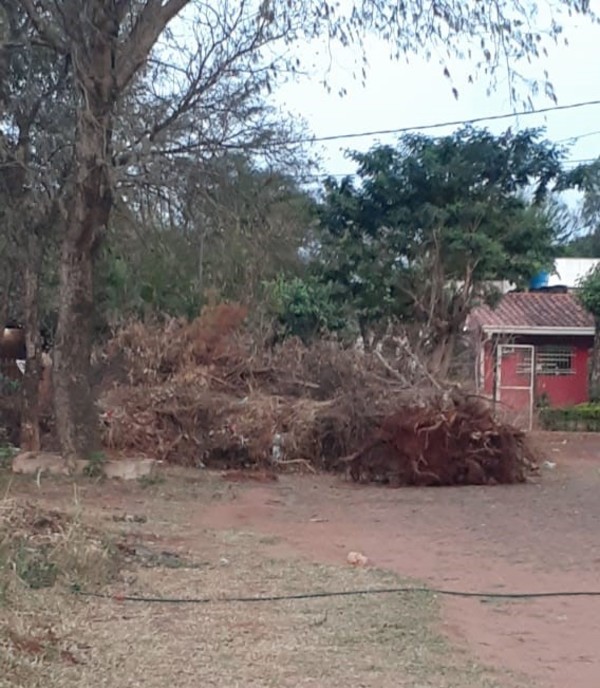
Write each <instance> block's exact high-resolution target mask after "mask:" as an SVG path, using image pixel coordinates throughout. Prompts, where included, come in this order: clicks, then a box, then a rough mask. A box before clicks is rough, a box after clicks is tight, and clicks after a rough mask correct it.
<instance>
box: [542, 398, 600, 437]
mask: <svg viewBox="0 0 600 688" xmlns="http://www.w3.org/2000/svg"><path fill="white" fill-rule="evenodd" d="M539 420H540V425H541V427H542V428H543V429H544V430H562V431H565V432H573V431H577V430H579V431H581V432H600V404H591V403H590V404H579V405H578V406H567V407H565V408H552V407H546V408H542V409H539Z"/></svg>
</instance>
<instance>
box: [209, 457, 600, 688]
mask: <svg viewBox="0 0 600 688" xmlns="http://www.w3.org/2000/svg"><path fill="white" fill-rule="evenodd" d="M599 491H600V462H599V463H598V464H597V465H594V464H591V463H572V464H571V465H569V466H568V467H559V468H558V469H556V470H555V471H552V472H551V473H548V474H546V475H545V476H544V480H543V481H542V483H541V484H537V485H524V486H519V487H511V488H472V489H471V488H460V489H448V490H431V489H430V490H426V489H425V490H416V489H409V490H400V491H396V490H386V489H377V488H356V487H353V486H347V485H340V484H339V482H338V481H336V480H332V479H323V478H321V477H320V478H318V479H316V478H315V479H306V478H304V479H300V478H295V479H287V480H285V479H284V480H282V481H281V482H280V483H279V484H276V485H269V486H261V487H254V488H249V489H248V490H244V491H242V492H240V494H239V497H238V498H237V499H236V500H235V501H233V502H227V503H223V504H220V505H216V506H213V507H211V508H208V509H206V510H203V511H202V513H201V514H198V516H197V517H196V519H197V522H198V523H199V524H202V525H204V526H210V527H217V528H223V527H235V528H241V527H242V528H247V529H248V528H249V529H254V530H259V531H260V532H263V533H270V534H273V535H277V536H279V537H281V538H282V539H283V541H284V542H285V543H286V545H287V546H288V547H292V548H293V549H294V550H297V551H300V552H302V554H303V555H304V556H306V557H308V558H309V559H311V560H314V561H325V562H330V563H341V562H343V561H344V560H345V557H346V554H347V552H348V551H350V550H360V551H362V552H364V553H365V554H366V555H367V556H368V557H369V558H370V559H371V561H372V563H373V564H374V565H375V566H378V567H382V568H385V569H389V570H392V571H395V572H397V573H399V574H401V575H403V576H409V577H415V578H418V579H422V580H425V581H427V582H429V583H431V584H432V585H436V586H442V587H448V588H455V589H463V590H485V591H544V590H548V591H556V590H586V589H600V575H599V572H600V534H599V533H598V530H597V528H598V523H599V522H600V520H599V517H600V500H599V499H598V494H599ZM444 622H445V624H444V626H445V628H444V630H445V631H446V633H447V634H448V635H449V636H450V637H451V638H452V639H453V640H455V641H457V642H459V643H461V644H464V645H466V646H468V647H469V648H470V649H471V650H472V651H473V652H474V653H475V654H476V656H477V657H478V659H480V660H481V661H483V662H484V663H486V664H488V665H491V666H497V667H502V668H506V669H509V670H513V671H515V672H519V673H520V674H526V675H527V676H529V677H530V678H531V681H532V682H535V684H536V685H538V686H540V688H564V686H567V685H573V686H577V687H578V688H596V686H597V685H598V676H600V650H599V648H600V598H592V599H588V598H571V599H549V600H537V601H519V602H510V603H509V602H499V603H483V602H481V601H477V600H467V599H452V600H445V601H444ZM528 685H531V683H529V682H528Z"/></svg>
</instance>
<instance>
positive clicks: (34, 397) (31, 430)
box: [20, 236, 41, 451]
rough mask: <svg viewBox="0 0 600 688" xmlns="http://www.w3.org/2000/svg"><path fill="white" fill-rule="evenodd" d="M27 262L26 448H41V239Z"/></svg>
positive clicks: (23, 422)
mask: <svg viewBox="0 0 600 688" xmlns="http://www.w3.org/2000/svg"><path fill="white" fill-rule="evenodd" d="M27 254H28V255H27V264H26V266H25V271H24V275H23V282H24V285H23V286H24V299H23V306H24V314H25V322H24V325H25V349H26V352H27V354H26V361H25V376H24V379H23V397H22V400H23V401H22V407H21V440H20V446H21V450H22V451H39V450H40V419H39V386H40V367H41V366H40V364H41V347H40V323H39V309H38V293H39V267H40V266H39V260H38V257H39V247H38V245H37V238H36V237H35V236H31V237H30V241H29V247H28V252H27Z"/></svg>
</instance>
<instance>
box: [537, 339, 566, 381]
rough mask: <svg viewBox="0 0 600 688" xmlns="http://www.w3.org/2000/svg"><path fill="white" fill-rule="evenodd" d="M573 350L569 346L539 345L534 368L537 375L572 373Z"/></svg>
mask: <svg viewBox="0 0 600 688" xmlns="http://www.w3.org/2000/svg"><path fill="white" fill-rule="evenodd" d="M573 359H574V351H573V349H572V348H571V347H569V346H539V347H538V348H537V351H536V357H535V363H536V365H535V368H536V372H537V374H538V375H574V374H575V369H574V368H573Z"/></svg>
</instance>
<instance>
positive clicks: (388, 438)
mask: <svg viewBox="0 0 600 688" xmlns="http://www.w3.org/2000/svg"><path fill="white" fill-rule="evenodd" d="M245 315H246V314H245V312H244V310H243V309H242V308H240V307H239V306H235V305H221V306H217V307H216V308H213V309H210V310H207V311H206V312H204V313H203V314H202V316H201V317H200V318H198V319H197V320H195V321H193V322H192V323H186V322H183V321H171V322H170V323H168V324H167V325H166V326H162V327H159V326H156V327H151V326H143V325H141V324H139V323H136V324H133V325H132V326H130V327H128V328H125V329H124V330H123V331H121V332H120V333H119V334H118V335H117V336H116V337H115V338H114V340H113V341H112V342H111V343H110V346H109V347H108V348H107V350H106V352H105V353H104V367H105V369H106V370H110V368H111V363H112V362H113V361H115V360H117V359H119V360H120V361H121V364H122V365H123V366H124V368H125V370H126V371H127V382H126V383H125V382H122V383H120V384H119V383H115V382H114V379H113V380H112V382H111V384H110V385H108V386H107V385H105V386H104V388H103V390H102V394H101V396H100V401H101V407H102V411H103V413H102V421H103V426H104V439H105V444H106V447H107V450H108V451H109V452H112V451H114V452H119V453H126V454H132V455H133V454H135V455H140V454H144V455H150V456H153V457H155V458H158V459H160V460H164V461H168V462H173V463H179V464H183V465H191V466H194V465H196V466H200V465H204V466H209V467H219V468H230V469H239V468H250V467H256V468H259V467H260V468H265V467H270V466H272V465H274V464H276V465H277V466H278V467H280V468H281V467H283V466H290V465H292V466H298V465H304V466H309V467H311V468H313V469H325V470H336V469H337V470H339V469H341V468H343V467H344V465H345V464H344V461H341V462H340V458H341V457H347V456H348V455H353V453H356V452H358V453H356V454H354V455H353V456H354V459H353V461H352V462H350V463H351V467H352V474H353V476H356V475H357V472H358V473H360V474H364V475H363V477H371V478H372V479H377V478H382V479H386V480H389V481H391V482H399V483H402V484H421V483H430V484H454V483H465V482H486V481H487V480H488V478H493V479H494V480H495V481H497V482H511V481H515V480H520V479H522V478H523V476H524V472H525V470H526V469H527V466H528V457H529V451H528V450H527V449H526V441H525V438H524V437H523V436H522V435H520V434H519V433H518V432H517V431H515V430H513V429H511V428H507V427H504V426H499V425H497V424H496V423H495V422H494V420H493V418H492V416H491V414H490V413H489V411H487V409H485V410H482V408H481V404H479V407H478V408H479V410H477V411H476V409H475V407H474V406H473V405H470V406H469V405H464V404H463V405H462V406H460V405H458V406H457V404H456V403H454V402H449V401H448V394H447V393H443V391H442V390H441V389H440V386H439V385H437V383H435V381H433V380H431V378H430V377H429V375H428V374H427V372H426V371H425V369H424V368H423V366H421V365H420V363H419V362H418V360H417V359H416V358H415V357H414V356H413V355H412V353H411V352H410V350H409V349H408V348H407V347H406V345H405V344H402V342H396V343H395V344H394V342H392V343H391V344H392V345H391V346H388V349H387V350H386V352H385V356H383V355H382V354H381V352H374V353H363V352H359V351H355V350H351V349H344V348H342V347H340V346H339V345H338V344H336V343H335V342H319V343H317V344H315V345H313V346H311V347H308V348H307V347H305V346H304V345H302V344H301V343H299V342H297V341H294V340H289V341H287V342H285V343H284V344H283V345H281V346H279V347H277V348H276V349H274V350H272V349H268V348H264V347H260V348H258V347H257V346H256V345H255V343H254V342H253V341H252V339H251V338H250V337H249V335H248V334H247V333H246V332H245V330H244V328H243V325H242V323H243V320H244V318H245ZM388 344H389V343H388ZM108 377H111V376H108ZM113 378H114V376H113ZM105 379H108V378H107V377H106V376H105ZM477 438H480V439H477ZM375 456H377V457H380V458H378V459H376V458H373V457H375ZM383 456H386V457H387V458H385V459H382V458H381V457H383ZM401 456H402V457H405V458H398V457H401ZM461 457H462V458H461ZM378 461H383V464H385V466H384V470H383V471H382V470H374V469H373V468H372V464H377V462H378ZM404 464H406V465H404ZM475 464H477V466H479V467H480V471H479V472H477V468H476V467H475ZM401 465H402V467H400V466H401ZM465 466H466V467H465ZM409 467H410V469H409ZM469 467H470V468H469ZM482 471H483V475H482V473H481V472H482ZM422 473H426V474H427V473H431V474H432V475H431V476H430V478H429V479H428V480H425V479H424V478H423V477H422V475H421V474H422ZM433 475H435V479H434V478H433Z"/></svg>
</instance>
